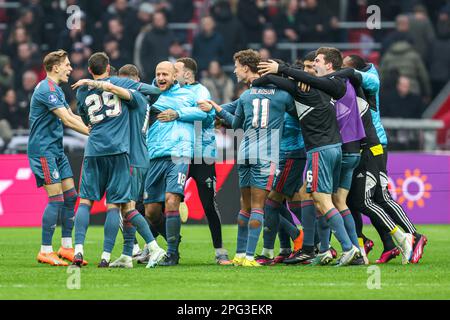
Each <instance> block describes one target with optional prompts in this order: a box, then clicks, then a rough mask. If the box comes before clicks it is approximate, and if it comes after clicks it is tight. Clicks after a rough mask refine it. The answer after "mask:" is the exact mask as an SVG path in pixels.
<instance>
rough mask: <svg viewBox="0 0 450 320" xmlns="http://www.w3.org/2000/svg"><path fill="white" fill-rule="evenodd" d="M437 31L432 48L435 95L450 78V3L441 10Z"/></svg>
mask: <svg viewBox="0 0 450 320" xmlns="http://www.w3.org/2000/svg"><path fill="white" fill-rule="evenodd" d="M436 31H437V32H436V35H437V38H436V39H435V40H434V41H433V43H432V45H431V48H430V78H431V85H432V87H433V96H436V95H437V94H438V93H439V92H440V91H441V90H442V88H443V87H444V86H445V84H446V83H447V82H448V81H449V79H450V5H449V6H448V9H447V10H445V8H444V9H443V10H441V12H440V14H439V17H438V22H437V25H436Z"/></svg>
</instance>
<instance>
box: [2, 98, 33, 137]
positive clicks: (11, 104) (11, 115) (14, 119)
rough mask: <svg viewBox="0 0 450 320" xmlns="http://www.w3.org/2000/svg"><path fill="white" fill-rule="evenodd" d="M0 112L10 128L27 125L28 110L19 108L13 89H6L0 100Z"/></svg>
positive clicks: (25, 126)
mask: <svg viewBox="0 0 450 320" xmlns="http://www.w3.org/2000/svg"><path fill="white" fill-rule="evenodd" d="M0 113H1V114H0V118H1V119H4V120H6V121H7V122H8V124H9V127H10V128H11V129H13V130H14V129H20V128H27V127H28V111H26V110H21V109H20V108H19V106H18V105H17V96H16V92H15V91H14V90H13V89H8V90H7V91H6V93H5V95H4V96H3V98H2V101H0ZM7 136H8V134H7Z"/></svg>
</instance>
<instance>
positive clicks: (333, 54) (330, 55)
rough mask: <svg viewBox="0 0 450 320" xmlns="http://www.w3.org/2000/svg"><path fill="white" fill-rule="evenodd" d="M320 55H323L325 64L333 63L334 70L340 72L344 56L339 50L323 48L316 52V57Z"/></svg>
mask: <svg viewBox="0 0 450 320" xmlns="http://www.w3.org/2000/svg"><path fill="white" fill-rule="evenodd" d="M319 54H323V59H324V60H325V63H331V65H332V66H333V69H334V70H338V69H340V68H341V67H342V60H343V59H342V54H341V51H339V50H338V49H336V48H332V47H321V48H319V49H317V50H316V57H317V56H318V55H319Z"/></svg>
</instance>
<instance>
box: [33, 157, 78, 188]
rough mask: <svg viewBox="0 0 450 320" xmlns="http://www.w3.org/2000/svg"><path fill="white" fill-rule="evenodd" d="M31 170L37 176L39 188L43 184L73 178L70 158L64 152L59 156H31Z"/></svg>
mask: <svg viewBox="0 0 450 320" xmlns="http://www.w3.org/2000/svg"><path fill="white" fill-rule="evenodd" d="M28 161H29V163H30V168H31V171H32V172H33V173H34V176H35V177H36V185H37V186H38V188H40V187H42V186H43V185H50V184H55V183H61V180H64V179H68V178H72V177H73V173H72V169H71V168H70V163H69V159H67V156H66V155H65V154H64V155H62V156H60V157H58V158H51V157H31V158H28Z"/></svg>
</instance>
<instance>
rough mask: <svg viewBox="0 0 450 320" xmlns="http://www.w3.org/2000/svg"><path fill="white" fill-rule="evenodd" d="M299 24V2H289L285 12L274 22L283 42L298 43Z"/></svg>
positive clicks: (291, 0)
mask: <svg viewBox="0 0 450 320" xmlns="http://www.w3.org/2000/svg"><path fill="white" fill-rule="evenodd" d="M299 24H300V21H299V16H298V0H289V1H288V4H287V6H286V8H285V9H284V11H283V12H281V13H280V14H279V15H278V16H277V17H276V18H275V21H274V27H275V30H276V31H277V35H278V37H279V38H280V39H281V40H283V41H290V42H296V41H298V31H297V26H298V25H299Z"/></svg>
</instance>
